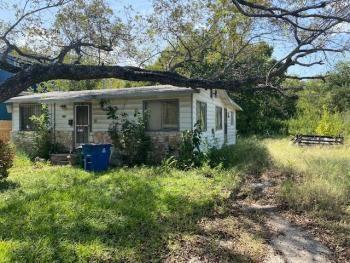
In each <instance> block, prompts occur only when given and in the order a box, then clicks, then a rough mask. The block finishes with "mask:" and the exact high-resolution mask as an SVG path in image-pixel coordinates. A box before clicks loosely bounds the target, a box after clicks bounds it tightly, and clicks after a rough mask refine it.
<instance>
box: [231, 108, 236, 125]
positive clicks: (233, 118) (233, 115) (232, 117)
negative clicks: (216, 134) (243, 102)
mask: <svg viewBox="0 0 350 263" xmlns="http://www.w3.org/2000/svg"><path fill="white" fill-rule="evenodd" d="M234 125H235V112H234V111H231V126H234Z"/></svg>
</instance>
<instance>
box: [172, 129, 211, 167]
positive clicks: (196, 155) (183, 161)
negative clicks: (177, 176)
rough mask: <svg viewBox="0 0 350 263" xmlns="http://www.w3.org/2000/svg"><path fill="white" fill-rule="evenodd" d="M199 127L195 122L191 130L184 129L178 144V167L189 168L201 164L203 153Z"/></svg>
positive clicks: (203, 159) (203, 158)
mask: <svg viewBox="0 0 350 263" xmlns="http://www.w3.org/2000/svg"><path fill="white" fill-rule="evenodd" d="M201 141H202V136H201V129H200V128H199V124H196V125H195V127H194V129H193V130H191V131H189V130H188V131H184V132H183V133H182V136H181V142H180V146H179V157H178V167H179V168H181V169H190V168H193V167H199V166H201V165H202V164H203V163H204V161H205V154H204V153H203V152H202V150H201V147H200V146H201Z"/></svg>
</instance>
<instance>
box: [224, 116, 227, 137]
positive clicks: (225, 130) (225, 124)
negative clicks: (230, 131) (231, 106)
mask: <svg viewBox="0 0 350 263" xmlns="http://www.w3.org/2000/svg"><path fill="white" fill-rule="evenodd" d="M224 135H225V143H226V142H227V109H225V110H224Z"/></svg>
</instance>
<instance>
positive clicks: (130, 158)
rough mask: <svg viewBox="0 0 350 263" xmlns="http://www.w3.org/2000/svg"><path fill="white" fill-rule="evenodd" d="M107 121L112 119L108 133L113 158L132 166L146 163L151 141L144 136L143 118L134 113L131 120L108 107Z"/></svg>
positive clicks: (113, 108) (126, 115) (115, 109)
mask: <svg viewBox="0 0 350 263" xmlns="http://www.w3.org/2000/svg"><path fill="white" fill-rule="evenodd" d="M105 110H106V111H107V117H108V119H112V120H113V122H112V123H111V125H110V127H109V130H108V133H109V136H110V137H111V140H112V143H113V146H114V148H115V149H114V151H115V153H114V155H113V156H114V158H118V159H120V161H121V162H122V163H123V164H126V165H129V166H132V165H139V164H146V163H148V161H149V160H148V159H149V158H148V156H149V152H150V150H151V139H150V137H149V136H148V135H147V134H146V125H147V124H146V121H145V118H144V116H143V115H142V114H141V113H140V112H138V111H135V113H134V116H133V117H134V118H133V119H132V120H131V119H130V118H129V115H128V114H127V113H118V108H117V107H112V106H108V107H107V108H106V109H105Z"/></svg>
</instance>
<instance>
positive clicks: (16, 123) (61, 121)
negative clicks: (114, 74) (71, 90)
mask: <svg viewBox="0 0 350 263" xmlns="http://www.w3.org/2000/svg"><path fill="white" fill-rule="evenodd" d="M163 99H177V100H178V101H179V130H178V131H159V132H158V131H157V132H149V135H150V137H151V139H152V140H153V142H154V145H155V146H156V149H157V151H161V152H164V151H166V148H167V145H168V144H173V143H174V142H175V141H176V140H179V139H180V136H181V132H182V131H185V130H189V129H191V128H192V111H191V106H192V104H191V95H188V94H187V95H184V96H176V97H174V96H167V97H154V98H153V97H152V98H147V99H143V98H133V99H113V100H111V101H110V102H109V105H111V106H117V107H118V109H119V113H122V112H124V113H127V114H128V115H129V116H130V118H133V115H134V113H135V111H139V112H141V113H142V112H143V102H144V101H146V100H163ZM82 103H89V104H90V105H91V113H92V116H91V118H90V121H91V130H90V132H89V142H91V143H110V142H111V141H110V138H109V136H108V128H109V125H110V124H111V122H112V121H111V120H109V119H108V118H107V114H106V111H104V110H103V109H102V108H101V106H100V100H93V101H90V102H86V101H84V102H82ZM75 104H79V101H77V102H74V103H73V102H69V103H64V102H55V103H49V104H47V105H48V110H49V114H50V119H51V122H52V123H53V126H54V130H55V133H54V137H55V139H56V142H58V143H61V144H63V145H64V146H65V147H66V148H67V149H69V150H72V149H73V148H74V124H73V125H69V120H73V121H74V105H75ZM12 112H13V122H12V137H13V138H17V137H18V136H17V135H18V134H21V135H23V134H24V132H21V131H20V119H19V118H20V117H19V104H18V103H14V104H13V105H12Z"/></svg>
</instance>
